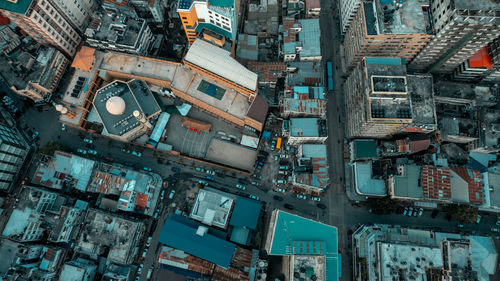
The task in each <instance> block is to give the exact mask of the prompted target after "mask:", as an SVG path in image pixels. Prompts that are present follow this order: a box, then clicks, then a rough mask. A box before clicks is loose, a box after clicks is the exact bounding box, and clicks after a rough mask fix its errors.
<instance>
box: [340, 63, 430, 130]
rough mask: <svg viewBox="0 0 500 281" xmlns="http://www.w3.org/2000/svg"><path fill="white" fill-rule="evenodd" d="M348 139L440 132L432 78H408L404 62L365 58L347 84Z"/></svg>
mask: <svg viewBox="0 0 500 281" xmlns="http://www.w3.org/2000/svg"><path fill="white" fill-rule="evenodd" d="M345 95H346V107H347V110H346V112H347V129H346V134H347V137H349V138H356V137H372V138H388V137H390V136H391V135H394V134H396V133H412V132H421V133H429V132H432V131H434V130H436V128H437V118H436V110H435V105H434V93H433V82H432V76H430V75H408V74H407V73H406V66H405V63H404V60H403V59H400V58H371V57H366V58H364V59H363V61H362V63H360V64H359V65H358V67H357V68H356V69H354V71H353V72H352V74H351V75H350V76H349V78H348V79H347V81H346V83H345Z"/></svg>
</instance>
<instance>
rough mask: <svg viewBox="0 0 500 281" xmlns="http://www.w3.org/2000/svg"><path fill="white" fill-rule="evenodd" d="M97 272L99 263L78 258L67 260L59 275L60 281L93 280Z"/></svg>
mask: <svg viewBox="0 0 500 281" xmlns="http://www.w3.org/2000/svg"><path fill="white" fill-rule="evenodd" d="M96 272H97V265H96V264H94V263H93V262H92V261H90V260H87V259H83V258H77V259H76V260H71V261H69V262H66V263H65V264H64V265H63V267H62V269H61V274H60V276H59V281H66V280H70V281H92V280H94V276H95V274H96Z"/></svg>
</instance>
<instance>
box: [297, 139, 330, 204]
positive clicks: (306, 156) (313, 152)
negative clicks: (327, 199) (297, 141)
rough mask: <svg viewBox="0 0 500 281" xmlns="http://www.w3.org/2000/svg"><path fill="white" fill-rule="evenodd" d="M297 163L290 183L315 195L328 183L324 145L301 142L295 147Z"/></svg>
mask: <svg viewBox="0 0 500 281" xmlns="http://www.w3.org/2000/svg"><path fill="white" fill-rule="evenodd" d="M297 150H298V151H297V154H296V156H297V165H296V166H295V167H294V171H293V175H292V185H293V186H294V187H298V188H299V189H304V193H308V194H313V195H317V194H319V193H321V192H323V191H324V190H325V189H326V188H327V187H328V184H329V183H330V178H329V176H328V163H327V153H326V145H324V144H301V145H298V149H297Z"/></svg>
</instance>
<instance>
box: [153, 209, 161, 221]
mask: <svg viewBox="0 0 500 281" xmlns="http://www.w3.org/2000/svg"><path fill="white" fill-rule="evenodd" d="M159 214H160V209H156V212H155V215H154V218H155V219H157V218H158V215H159Z"/></svg>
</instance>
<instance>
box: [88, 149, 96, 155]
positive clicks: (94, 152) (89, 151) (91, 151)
mask: <svg viewBox="0 0 500 281" xmlns="http://www.w3.org/2000/svg"><path fill="white" fill-rule="evenodd" d="M87 152H88V153H89V154H92V155H97V151H95V150H92V149H89V150H88V151H87Z"/></svg>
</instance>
